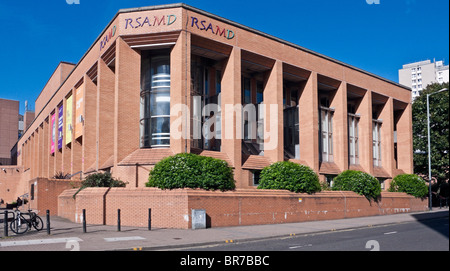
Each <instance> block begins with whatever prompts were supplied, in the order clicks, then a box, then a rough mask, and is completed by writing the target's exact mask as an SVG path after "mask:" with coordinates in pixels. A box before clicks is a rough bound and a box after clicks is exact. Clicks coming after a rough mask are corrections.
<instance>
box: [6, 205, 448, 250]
mask: <svg viewBox="0 0 450 271" xmlns="http://www.w3.org/2000/svg"><path fill="white" fill-rule="evenodd" d="M448 215H449V209H438V208H434V209H433V211H431V212H421V213H408V214H395V215H387V216H372V217H362V218H349V219H340V220H327V221H313V222H301V223H289V224H276V225H257V226H238V227H223V228H209V229H203V230H179V229H152V230H151V231H149V230H148V229H147V228H137V227H124V226H122V227H121V231H120V232H118V231H117V227H116V226H104V225H87V232H86V233H83V228H82V225H81V224H76V223H73V222H70V221H68V220H66V219H63V218H60V217H51V219H50V221H51V234H50V235H48V234H47V232H46V229H45V224H46V221H45V217H43V220H44V230H43V231H41V232H36V231H35V230H34V229H33V230H32V231H30V232H28V233H26V234H24V235H20V236H19V235H15V234H14V233H13V232H11V230H9V237H3V238H0V251H68V250H81V251H109V250H168V249H177V248H178V249H180V250H183V248H187V247H192V246H204V245H213V244H218V243H226V242H228V243H231V242H243V241H249V240H258V239H269V238H281V237H289V236H292V235H294V234H295V235H302V234H311V233H319V232H327V231H338V230H345V229H355V228H362V227H374V226H380V225H387V224H396V223H405V222H411V221H415V220H426V219H433V218H438V217H448ZM0 236H4V232H3V224H1V225H0Z"/></svg>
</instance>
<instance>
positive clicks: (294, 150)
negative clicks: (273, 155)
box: [283, 88, 300, 159]
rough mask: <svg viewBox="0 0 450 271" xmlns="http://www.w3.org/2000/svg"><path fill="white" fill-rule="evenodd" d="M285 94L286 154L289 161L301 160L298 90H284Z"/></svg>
mask: <svg viewBox="0 0 450 271" xmlns="http://www.w3.org/2000/svg"><path fill="white" fill-rule="evenodd" d="M283 93H284V94H283V95H284V98H283V100H284V101H286V104H285V105H284V110H283V121H284V154H285V157H286V158H288V159H300V126H299V108H298V90H297V89H289V88H284V91H283Z"/></svg>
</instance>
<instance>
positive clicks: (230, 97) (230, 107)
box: [221, 47, 248, 187]
mask: <svg viewBox="0 0 450 271" xmlns="http://www.w3.org/2000/svg"><path fill="white" fill-rule="evenodd" d="M241 81H242V80H241V49H239V48H237V47H234V48H233V50H232V51H231V54H230V57H229V58H228V61H227V62H226V64H225V66H224V72H223V76H222V101H221V103H222V106H221V107H222V152H224V153H226V154H227V155H228V157H229V159H230V160H231V161H232V162H233V163H234V164H233V165H232V166H233V167H234V178H235V180H241V179H242V178H241V175H242V168H241V166H242V111H241V108H242V107H241ZM235 108H238V109H237V110H234V109H235ZM247 185H248V184H247V183H236V186H237V187H243V186H247Z"/></svg>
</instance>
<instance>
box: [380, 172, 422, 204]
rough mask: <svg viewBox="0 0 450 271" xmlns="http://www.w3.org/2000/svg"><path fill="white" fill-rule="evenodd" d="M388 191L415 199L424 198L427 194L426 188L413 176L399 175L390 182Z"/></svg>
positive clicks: (419, 179)
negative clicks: (402, 193) (405, 194)
mask: <svg viewBox="0 0 450 271" xmlns="http://www.w3.org/2000/svg"><path fill="white" fill-rule="evenodd" d="M389 191H390V192H404V193H407V194H409V195H412V196H414V197H416V198H424V197H426V196H427V194H428V186H427V184H426V183H425V181H424V180H423V179H422V178H421V177H419V176H417V175H415V174H401V175H398V176H396V177H395V178H394V179H393V180H392V182H391V186H390V187H389Z"/></svg>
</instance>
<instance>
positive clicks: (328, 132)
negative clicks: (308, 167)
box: [319, 106, 334, 162]
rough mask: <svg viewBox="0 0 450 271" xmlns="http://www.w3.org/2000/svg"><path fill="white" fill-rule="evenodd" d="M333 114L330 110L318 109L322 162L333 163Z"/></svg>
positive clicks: (322, 107) (325, 108)
mask: <svg viewBox="0 0 450 271" xmlns="http://www.w3.org/2000/svg"><path fill="white" fill-rule="evenodd" d="M333 112H334V110H333V109H332V108H328V107H324V106H321V107H320V125H319V128H320V131H319V133H320V137H321V138H320V139H321V140H320V150H321V155H320V158H321V161H322V162H333V161H334V160H333Z"/></svg>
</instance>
